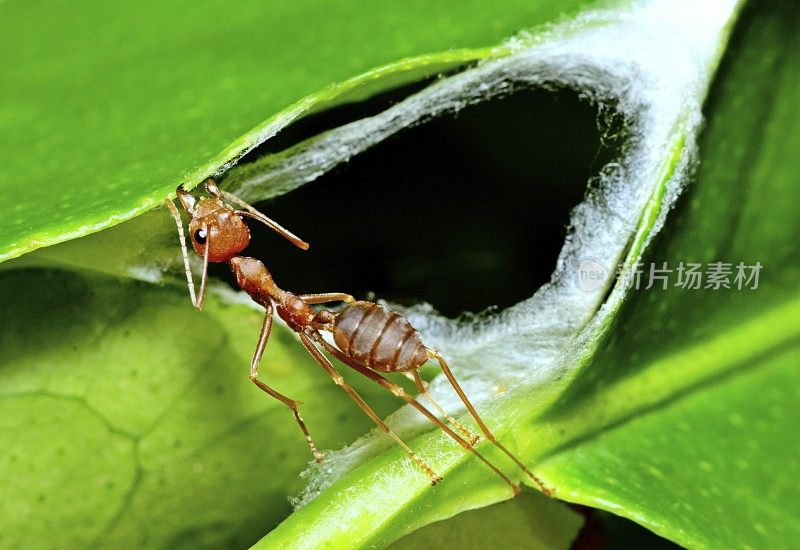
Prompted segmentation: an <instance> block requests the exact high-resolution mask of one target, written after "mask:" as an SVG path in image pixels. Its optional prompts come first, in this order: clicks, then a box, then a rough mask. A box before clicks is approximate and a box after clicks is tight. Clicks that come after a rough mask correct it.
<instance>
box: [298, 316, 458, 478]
mask: <svg viewBox="0 0 800 550" xmlns="http://www.w3.org/2000/svg"><path fill="white" fill-rule="evenodd" d="M298 334H299V335H300V341H301V342H302V343H303V347H305V348H306V350H308V352H309V353H310V354H311V355H312V356H313V357H314V359H316V361H317V363H319V364H320V366H321V367H322V368H323V369H325V372H327V373H328V375H329V376H330V377H331V378H332V379H333V381H334V383H336V385H337V386H340V387H341V388H342V389H343V390H344V391H345V392H347V394H348V395H349V396H350V398H351V399H352V400H353V401H355V403H356V405H358V406H359V407H360V408H361V410H362V411H364V412H365V413H366V414H367V416H369V417H370V418H371V419H372V421H373V422H375V424H377V425H378V427H379V428H380V429H381V430H383V431H384V432H386V433H387V434H388V435H389V436H390V437H391V438H392V439H394V440H395V442H396V443H397V444H398V445H400V446H401V447H402V448H403V450H404V451H405V452H406V453H407V454H408V456H410V457H411V459H412V460H413V461H414V462H416V463H417V466H419V467H420V468H421V469H422V471H424V472H425V473H426V474H427V475H428V477H430V478H431V485H436V484H437V483H439V482H440V481H441V480H442V478H441V477H440V476H439V475H438V474H437V473H436V472H434V471H433V468H431V467H430V466H428V464H427V463H426V462H425V461H424V460H422V458H421V457H420V456H419V455H418V454H417V453H415V452H414V450H413V449H411V447H409V446H408V445H407V444H406V443H405V442H404V441H403V440H402V439H400V436H398V435H397V434H396V433H394V432H393V431H392V429H391V428H390V427H389V426H388V425H387V424H386V422H384V421H383V419H381V417H380V416H378V415H377V414H375V411H373V410H372V407H370V406H369V405H368V404H367V402H366V401H364V399H363V398H362V397H361V396H360V395H359V394H358V392H356V390H354V389H353V388H352V387H351V386H350V385H349V384H348V383H347V382H345V381H344V378H342V375H341V374H339V372H338V371H337V370H336V369H335V368H334V367H333V365H332V364H331V362H330V361H328V358H327V357H325V356H324V355H323V354H322V352H321V351H319V349H318V348H317V346H315V345H314V342H312V341H311V338H309V337H308V335H307V334H304V333H302V332H300V333H298Z"/></svg>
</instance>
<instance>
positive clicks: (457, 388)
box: [426, 348, 553, 496]
mask: <svg viewBox="0 0 800 550" xmlns="http://www.w3.org/2000/svg"><path fill="white" fill-rule="evenodd" d="M426 349H427V350H428V357H430V358H431V359H436V361H438V362H439V366H440V367H441V369H442V372H443V373H444V375H445V377H447V380H448V381H449V382H450V385H451V386H452V387H453V389H454V390H455V391H456V393H457V394H458V397H459V398H461V401H462V402H463V403H464V406H465V407H467V410H468V411H469V413H470V414H471V415H472V418H474V419H475V422H476V423H477V424H478V427H479V428H480V429H481V432H483V435H485V436H486V439H488V440H489V441H491V442H492V444H493V445H494V446H495V447H497V448H498V449H500V450H501V451H503V452H504V453H505V454H506V456H508V457H509V458H510V459H511V460H513V461H514V463H515V464H516V465H517V466H519V468H520V469H521V470H522V471H523V472H525V473H526V474H527V475H528V477H530V478H531V479H532V480H533V481H534V482H535V483H536V484H537V485H538V486H539V488H540V489H541V490H542V493H544V494H545V495H547V496H551V495H552V494H553V489H551V488H549V487H547V486H546V485H545V484H544V482H543V481H542V480H541V479H539V476H537V475H536V474H534V473H533V472H532V471H531V470H530V468H528V467H527V466H526V465H525V463H523V462H522V461H521V460H520V459H519V458H517V456H516V455H515V454H513V453H512V452H511V451H509V450H508V449H507V448H506V447H505V446H504V445H503V444H502V443H500V442H499V441H498V440H497V438H495V436H494V434H492V432H491V431H489V428H488V427H487V426H486V423H485V422H484V421H483V419H482V418H481V417H480V415H479V414H478V411H476V410H475V407H473V406H472V403H471V402H470V400H469V399H467V396H466V394H465V393H464V390H462V389H461V385H460V384H459V383H458V381H457V380H456V377H455V376H453V372H452V371H451V370H450V367H449V366H448V365H447V361H445V360H444V357H442V355H441V354H440V353H439V352H438V351H436V350H434V349H431V348H426Z"/></svg>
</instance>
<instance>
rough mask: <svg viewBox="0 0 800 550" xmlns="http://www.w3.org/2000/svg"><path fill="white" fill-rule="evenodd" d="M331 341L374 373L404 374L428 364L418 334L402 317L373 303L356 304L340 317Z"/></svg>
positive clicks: (426, 353) (426, 355)
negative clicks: (374, 371)
mask: <svg viewBox="0 0 800 550" xmlns="http://www.w3.org/2000/svg"><path fill="white" fill-rule="evenodd" d="M333 340H334V342H336V345H337V346H338V347H339V349H340V350H342V351H343V352H344V353H345V354H347V355H348V356H349V357H352V358H353V359H355V360H356V361H358V362H359V363H361V364H362V365H364V366H365V367H368V368H370V369H373V370H376V371H381V372H405V371H410V370H414V369H416V368H418V367H420V366H421V365H423V364H425V362H427V361H428V350H427V349H426V348H425V345H424V344H423V343H422V337H421V336H420V334H419V332H417V331H416V329H414V327H412V326H411V324H410V323H409V322H408V321H407V320H406V319H405V318H404V317H402V316H400V315H398V314H397V313H395V312H393V311H389V310H388V309H386V308H385V307H383V306H382V305H379V304H375V303H372V302H355V303H353V304H351V305H350V306H349V307H347V309H345V310H344V311H342V312H341V313H339V314H338V315H337V316H336V319H335V321H334V323H333Z"/></svg>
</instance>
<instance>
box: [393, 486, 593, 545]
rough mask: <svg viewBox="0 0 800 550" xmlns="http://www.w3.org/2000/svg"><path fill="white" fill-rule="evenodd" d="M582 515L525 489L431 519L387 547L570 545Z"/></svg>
mask: <svg viewBox="0 0 800 550" xmlns="http://www.w3.org/2000/svg"><path fill="white" fill-rule="evenodd" d="M582 525H583V518H582V517H581V516H580V514H578V513H577V512H573V511H572V510H570V509H568V508H567V507H566V506H564V505H563V504H561V503H559V502H557V501H555V500H553V499H548V498H547V497H545V496H544V495H542V494H540V493H535V492H533V491H524V492H523V493H521V494H520V495H519V496H518V497H517V498H515V499H513V500H510V501H506V502H501V503H499V504H495V505H494V506H489V507H488V508H486V509H482V510H470V511H468V512H463V513H461V514H458V515H457V516H455V517H453V518H451V519H449V520H447V521H442V522H437V523H432V524H431V525H428V526H426V527H423V528H422V529H419V530H417V531H415V532H414V533H412V534H410V535H407V536H405V537H403V538H402V539H400V540H399V541H397V542H396V543H394V544H392V545H390V546H389V547H388V548H389V549H390V550H400V549H404V550H416V549H420V550H424V549H428V548H437V547H441V546H442V545H447V546H448V547H451V548H492V547H494V546H497V545H498V544H500V543H502V544H503V545H504V546H506V547H508V548H539V549H545V548H553V549H560V548H569V547H570V544H571V543H572V542H573V540H575V538H576V536H577V535H578V531H579V530H580V528H581V526H582Z"/></svg>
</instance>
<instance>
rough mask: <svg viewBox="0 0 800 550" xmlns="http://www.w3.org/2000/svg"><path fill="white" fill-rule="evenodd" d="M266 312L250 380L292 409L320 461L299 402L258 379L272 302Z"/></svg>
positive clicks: (309, 445)
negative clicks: (299, 407) (301, 414)
mask: <svg viewBox="0 0 800 550" xmlns="http://www.w3.org/2000/svg"><path fill="white" fill-rule="evenodd" d="M265 308H266V313H265V315H264V325H263V326H262V327H261V334H260V335H259V336H258V344H257V345H256V351H255V354H253V361H252V363H251V364H250V380H252V381H253V383H254V384H255V385H256V386H258V387H259V388H261V389H262V390H263V391H265V392H266V393H267V394H269V395H271V396H272V397H274V398H275V399H277V400H278V401H281V402H282V403H284V404H285V405H286V406H288V407H289V408H290V409H292V413H293V414H294V419H295V421H297V424H298V425H299V426H300V429H301V430H302V431H303V435H305V436H306V442H307V443H308V448H309V449H311V454H313V455H314V459H315V460H316V461H317V462H322V459H323V458H325V455H323V454H322V453H321V452H319V451H318V450H317V446H316V445H314V441H313V440H312V439H311V434H310V433H309V432H308V428H306V424H305V422H303V418H302V417H301V416H300V411H299V410H298V405H299V403H298V402H297V401H295V400H294V399H290V398H289V397H286V396H285V395H283V394H282V393H279V392H277V391H275V390H274V389H272V388H270V387H269V386H268V385H266V384H265V383H264V382H262V381H261V380H259V379H258V365H259V363H260V362H261V357H262V356H263V355H264V348H265V347H266V345H267V340H268V339H269V333H270V330H272V304H270V303H268V304H267V305H266V306H265Z"/></svg>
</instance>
